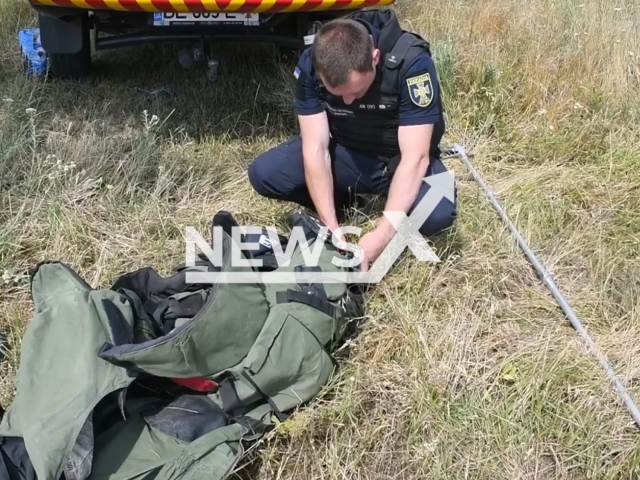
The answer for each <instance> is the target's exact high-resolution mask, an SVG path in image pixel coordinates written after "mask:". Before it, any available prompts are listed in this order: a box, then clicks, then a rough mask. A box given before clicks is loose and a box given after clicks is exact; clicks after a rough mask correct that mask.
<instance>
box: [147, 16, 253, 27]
mask: <svg viewBox="0 0 640 480" xmlns="http://www.w3.org/2000/svg"><path fill="white" fill-rule="evenodd" d="M153 25H154V26H156V27H167V26H172V25H244V26H258V25H260V14H258V13H222V12H194V13H173V12H166V13H160V12H158V13H154V14H153Z"/></svg>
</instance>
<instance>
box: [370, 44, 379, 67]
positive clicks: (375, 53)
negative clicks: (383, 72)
mask: <svg viewBox="0 0 640 480" xmlns="http://www.w3.org/2000/svg"><path fill="white" fill-rule="evenodd" d="M372 58H373V68H375V67H377V66H378V63H380V50H378V49H377V48H374V49H373V54H372Z"/></svg>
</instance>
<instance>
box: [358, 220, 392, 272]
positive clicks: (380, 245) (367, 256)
mask: <svg viewBox="0 0 640 480" xmlns="http://www.w3.org/2000/svg"><path fill="white" fill-rule="evenodd" d="M394 233H395V232H394ZM392 238H393V234H391V235H389V233H388V232H387V229H383V228H381V227H378V228H376V229H375V230H373V231H372V232H369V233H367V234H366V235H365V236H364V237H362V239H361V240H360V242H359V243H358V246H359V247H360V248H361V249H362V251H363V253H364V258H363V259H362V262H361V263H360V271H361V272H367V271H368V270H369V266H370V265H371V264H372V263H373V262H375V261H376V260H377V259H378V257H379V256H380V254H381V253H382V252H383V251H384V249H385V248H386V247H387V245H388V244H389V242H390V241H391V239H392Z"/></svg>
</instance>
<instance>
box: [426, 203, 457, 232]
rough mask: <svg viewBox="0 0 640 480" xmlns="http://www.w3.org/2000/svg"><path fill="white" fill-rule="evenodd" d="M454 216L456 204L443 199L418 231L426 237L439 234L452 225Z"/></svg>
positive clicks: (455, 214)
mask: <svg viewBox="0 0 640 480" xmlns="http://www.w3.org/2000/svg"><path fill="white" fill-rule="evenodd" d="M456 216H457V212H456V204H455V203H451V202H450V201H449V200H447V199H446V198H443V199H442V200H440V203H439V204H438V206H437V207H436V208H435V210H434V211H433V212H431V215H429V218H427V220H426V221H425V222H424V223H423V224H422V226H421V227H420V229H419V231H420V233H421V234H422V235H426V236H430V235H436V234H438V233H441V232H442V231H443V230H446V229H447V228H449V227H451V226H452V225H453V224H454V222H455V220H456Z"/></svg>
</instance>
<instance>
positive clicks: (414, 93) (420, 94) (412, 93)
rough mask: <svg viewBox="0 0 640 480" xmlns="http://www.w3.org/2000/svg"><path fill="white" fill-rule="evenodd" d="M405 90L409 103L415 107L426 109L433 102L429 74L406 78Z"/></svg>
mask: <svg viewBox="0 0 640 480" xmlns="http://www.w3.org/2000/svg"><path fill="white" fill-rule="evenodd" d="M407 89H408V90H409V97H410V98H411V101H412V102H413V103H415V104H416V105H417V106H419V107H428V106H429V105H431V102H433V83H432V82H431V75H429V73H423V74H422V75H418V76H416V77H411V78H407Z"/></svg>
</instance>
